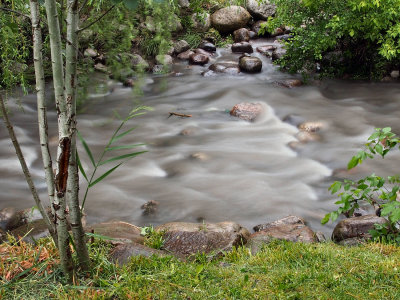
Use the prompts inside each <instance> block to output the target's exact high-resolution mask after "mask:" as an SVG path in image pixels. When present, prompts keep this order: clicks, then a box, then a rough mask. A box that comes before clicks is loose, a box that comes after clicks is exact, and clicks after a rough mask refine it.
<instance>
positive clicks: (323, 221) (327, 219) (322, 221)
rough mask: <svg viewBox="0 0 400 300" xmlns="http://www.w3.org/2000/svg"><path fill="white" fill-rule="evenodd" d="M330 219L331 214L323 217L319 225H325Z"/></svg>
mask: <svg viewBox="0 0 400 300" xmlns="http://www.w3.org/2000/svg"><path fill="white" fill-rule="evenodd" d="M330 217H331V214H326V215H325V217H323V219H322V220H321V224H322V225H325V224H326V223H328V222H329V219H330Z"/></svg>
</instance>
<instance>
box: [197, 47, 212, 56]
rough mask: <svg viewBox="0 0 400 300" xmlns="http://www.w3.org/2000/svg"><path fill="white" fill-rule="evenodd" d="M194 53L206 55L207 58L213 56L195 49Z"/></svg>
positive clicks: (202, 50)
mask: <svg viewBox="0 0 400 300" xmlns="http://www.w3.org/2000/svg"><path fill="white" fill-rule="evenodd" d="M194 52H195V53H196V54H203V55H206V56H208V57H211V56H213V54H212V53H210V52H207V51H206V50H204V49H200V48H197V49H195V50H194Z"/></svg>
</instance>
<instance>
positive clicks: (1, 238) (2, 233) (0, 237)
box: [0, 228, 7, 244]
mask: <svg viewBox="0 0 400 300" xmlns="http://www.w3.org/2000/svg"><path fill="white" fill-rule="evenodd" d="M6 240H7V234H6V232H5V231H4V230H3V229H1V228H0V244H1V243H3V242H5V241H6Z"/></svg>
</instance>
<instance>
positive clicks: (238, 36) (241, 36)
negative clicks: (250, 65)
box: [233, 28, 250, 43]
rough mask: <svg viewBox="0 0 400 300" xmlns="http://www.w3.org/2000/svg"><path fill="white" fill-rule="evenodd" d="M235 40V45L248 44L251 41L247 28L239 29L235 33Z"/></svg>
mask: <svg viewBox="0 0 400 300" xmlns="http://www.w3.org/2000/svg"><path fill="white" fill-rule="evenodd" d="M233 40H234V41H235V43H239V42H248V41H249V40H250V34H249V30H247V29H246V28H239V29H236V30H235V31H234V32H233Z"/></svg>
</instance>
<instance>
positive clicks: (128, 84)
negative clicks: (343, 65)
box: [123, 78, 135, 87]
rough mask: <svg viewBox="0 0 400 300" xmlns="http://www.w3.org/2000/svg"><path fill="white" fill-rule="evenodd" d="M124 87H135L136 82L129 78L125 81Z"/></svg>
mask: <svg viewBox="0 0 400 300" xmlns="http://www.w3.org/2000/svg"><path fill="white" fill-rule="evenodd" d="M123 85H124V86H126V87H133V86H134V85H135V80H134V79H132V78H127V79H125V81H124V83H123Z"/></svg>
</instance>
